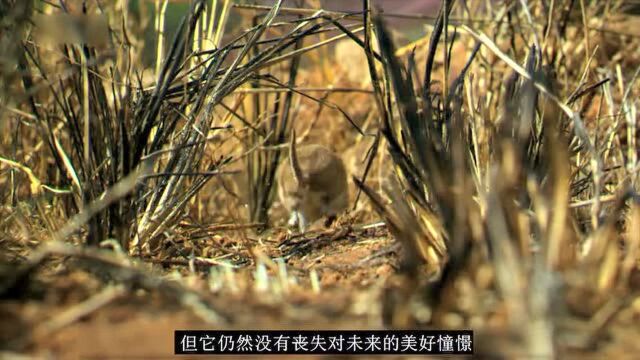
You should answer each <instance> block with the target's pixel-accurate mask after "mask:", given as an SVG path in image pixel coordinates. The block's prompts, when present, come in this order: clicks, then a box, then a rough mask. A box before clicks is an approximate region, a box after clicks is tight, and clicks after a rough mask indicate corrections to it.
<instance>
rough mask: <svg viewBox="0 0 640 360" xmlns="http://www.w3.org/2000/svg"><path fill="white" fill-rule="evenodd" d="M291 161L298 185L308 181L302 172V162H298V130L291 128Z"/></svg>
mask: <svg viewBox="0 0 640 360" xmlns="http://www.w3.org/2000/svg"><path fill="white" fill-rule="evenodd" d="M289 163H290V164H291V172H293V178H294V179H295V181H296V184H297V185H298V186H302V185H304V184H306V183H307V178H306V176H304V174H303V173H302V169H301V168H300V163H299V162H298V152H297V150H296V131H295V130H293V129H291V143H290V144H289Z"/></svg>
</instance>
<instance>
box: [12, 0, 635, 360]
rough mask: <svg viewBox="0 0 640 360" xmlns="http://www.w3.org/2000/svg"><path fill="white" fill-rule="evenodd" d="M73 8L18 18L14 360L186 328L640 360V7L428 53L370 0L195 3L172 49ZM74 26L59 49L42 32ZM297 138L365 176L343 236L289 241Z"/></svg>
mask: <svg viewBox="0 0 640 360" xmlns="http://www.w3.org/2000/svg"><path fill="white" fill-rule="evenodd" d="M79 3H80V2H79V1H78V2H76V1H64V2H60V4H63V5H64V6H61V5H58V4H52V3H48V2H44V1H39V0H36V1H33V2H22V1H19V0H0V13H3V14H7V15H5V16H4V17H3V18H2V19H1V20H0V21H1V23H0V51H1V52H2V55H0V70H1V72H0V76H2V78H1V79H0V82H1V84H2V85H1V86H0V131H1V132H2V135H0V206H1V208H0V215H1V216H0V249H1V252H0V298H1V300H0V303H1V304H3V308H5V309H6V310H2V311H1V312H0V316H1V317H2V318H5V319H12V321H11V325H10V326H11V327H12V328H11V331H4V330H3V331H2V332H1V333H3V334H5V335H2V336H1V337H0V339H2V343H3V344H6V345H5V346H3V349H4V350H6V351H9V352H12V353H30V354H34V355H44V354H46V353H47V352H48V351H52V352H53V353H55V354H58V355H60V356H61V357H65V356H69V357H71V356H88V355H92V354H93V355H96V354H98V355H105V354H106V355H109V356H117V355H122V354H123V353H122V352H120V353H118V352H117V351H114V350H113V349H109V348H104V349H103V348H100V347H99V346H97V345H93V346H87V345H86V344H81V343H77V342H74V341H73V340H71V339H73V338H74V336H76V337H77V336H78V334H82V333H83V332H86V331H99V332H104V334H103V335H101V336H102V337H103V338H105V339H108V340H107V341H111V342H113V344H124V343H125V342H126V341H125V340H123V339H122V338H121V337H119V336H118V335H117V334H118V333H122V334H134V335H130V336H143V335H148V336H149V337H150V338H152V337H153V336H156V335H157V336H170V335H171V334H172V333H173V332H172V330H173V329H174V328H176V327H194V328H197V327H199V328H202V327H230V328H301V327H304V328H381V327H395V328H443V327H447V328H472V329H474V330H475V331H476V335H477V339H476V340H477V351H478V354H479V355H482V356H486V357H490V358H513V357H533V356H541V357H558V358H565V357H578V356H584V355H593V356H597V357H601V356H606V355H611V356H625V355H626V354H630V353H632V352H633V351H634V350H638V345H637V341H635V340H633V339H635V336H637V335H639V334H638V330H637V328H635V327H633V326H631V325H632V324H634V323H637V321H638V319H639V318H640V309H639V303H640V295H639V290H640V235H639V234H640V196H639V195H638V190H639V188H640V187H639V186H640V184H639V182H638V181H639V180H638V172H639V171H640V165H639V164H640V163H639V161H638V156H639V155H640V151H639V147H638V141H639V140H640V135H639V134H638V119H639V116H638V111H637V106H638V100H637V99H638V96H639V95H640V94H639V93H640V90H638V89H639V86H638V79H637V77H638V75H639V73H640V59H639V58H638V54H637V51H636V50H637V47H638V45H639V43H640V41H639V40H638V37H639V36H640V33H636V30H635V29H636V28H637V26H635V27H634V26H633V24H636V23H638V22H639V21H640V20H639V19H638V17H637V16H635V15H634V14H633V11H634V10H633V9H632V10H625V9H627V8H626V7H625V6H627V5H628V4H630V3H631V2H630V1H614V0H612V1H591V2H588V1H572V0H558V1H551V2H548V1H526V0H521V1H508V2H499V3H495V2H484V1H483V2H481V1H473V2H469V1H467V2H459V1H453V0H449V1H443V2H442V4H441V10H440V13H439V14H438V15H437V16H435V17H422V16H418V15H416V16H413V17H415V18H418V19H422V20H423V21H424V23H425V30H426V35H425V36H424V37H423V38H420V39H414V41H413V42H409V41H408V40H404V41H403V40H401V38H402V37H401V36H400V35H398V34H395V33H392V31H391V30H390V29H389V26H387V25H386V20H387V19H389V18H392V17H397V16H399V15H398V14H388V13H386V14H385V13H380V12H379V11H378V10H376V9H372V8H371V6H370V5H369V1H363V11H361V12H358V13H350V14H347V13H339V12H327V11H320V10H319V8H320V4H318V2H317V1H307V2H306V3H305V4H304V5H305V6H304V7H303V8H302V7H301V8H290V7H285V6H283V5H282V4H280V2H276V5H274V6H273V7H260V6H258V7H254V6H245V5H238V4H235V3H234V2H232V1H217V0H213V1H204V0H194V1H192V2H191V5H190V9H189V10H188V12H187V13H186V14H184V18H183V21H182V23H181V24H180V26H179V27H178V28H177V29H175V31H170V29H165V28H164V24H165V20H164V19H165V16H166V11H167V10H166V9H167V7H166V2H163V1H157V2H156V11H155V12H151V13H146V12H144V11H142V12H136V11H134V9H132V8H131V7H126V6H125V7H123V6H122V2H109V3H108V4H101V3H98V2H92V1H89V2H87V4H88V5H87V7H86V8H85V9H84V11H85V12H86V13H88V14H91V15H92V16H96V17H95V19H102V20H100V21H98V20H95V21H92V22H91V23H88V22H86V21H83V16H86V15H82V12H83V8H82V7H81V6H79ZM17 4H20V6H18V5H17ZM447 6H448V7H447ZM8 9H10V11H9V10H8ZM445 9H447V11H445ZM67 12H68V13H70V14H72V15H73V16H71V17H70V18H69V19H72V20H68V21H67V23H68V24H69V25H68V28H65V29H64V30H65V31H61V34H64V36H63V35H61V38H58V39H55V38H54V39H50V38H47V37H46V36H44V37H43V36H42V35H38V32H37V31H36V30H37V29H38V27H39V26H44V25H43V21H42V20H40V21H35V22H30V21H29V19H30V18H33V17H32V15H33V14H40V15H46V16H56V15H58V16H59V15H60V14H62V13H67ZM38 18H43V17H42V16H40V17H38ZM45 18H46V17H45ZM73 19H75V20H73ZM231 20H233V21H231ZM230 21H231V22H230ZM53 23H55V22H53ZM230 23H233V26H225V24H227V25H229V24H230ZM91 24H92V25H91ZM100 24H104V26H106V31H105V32H104V34H105V37H106V38H100V37H99V34H101V33H102V32H101V31H98V30H100V29H98V27H99V26H101V25H100ZM143 24H152V28H153V29H154V34H155V41H156V43H149V40H148V39H147V40H145V37H144V34H143V31H144V26H143ZM621 24H627V26H623V25H621ZM58 26H60V25H58ZM3 30H4V31H3ZM7 30H8V31H7ZM103 30H104V29H103ZM145 41H146V42H145ZM16 44H18V45H16ZM148 47H151V48H153V50H154V51H153V53H154V54H155V57H154V61H153V63H145V62H144V61H143V58H144V56H143V51H144V49H145V48H148ZM292 129H295V131H296V133H297V134H299V137H300V142H303V143H304V142H318V143H322V144H325V145H327V146H329V147H330V148H332V149H333V150H335V151H336V152H338V153H340V154H341V155H342V156H343V159H344V160H345V162H346V163H347V165H348V168H349V171H350V173H351V174H352V175H353V181H352V184H350V186H352V188H351V194H350V195H351V200H352V204H353V209H352V210H351V211H350V212H349V213H348V214H345V215H344V216H342V217H341V218H339V219H338V221H337V223H336V224H334V225H333V226H332V227H331V228H324V229H313V230H311V231H309V232H307V233H304V234H295V233H290V232H288V231H287V230H286V229H284V228H283V224H284V222H285V221H284V219H285V214H284V210H283V208H282V206H281V204H279V203H278V202H277V199H276V197H275V180H276V179H275V170H276V167H277V165H278V163H279V161H280V160H281V159H282V158H283V156H282V154H283V153H282V150H283V149H285V148H286V144H287V139H288V136H289V134H290V133H291V130H292ZM391 165H392V166H391ZM362 194H364V195H366V196H363V195H362ZM381 221H384V223H380V222H381ZM5 306H6V307H5ZM149 311H156V312H158V313H159V314H160V315H158V319H157V321H158V323H157V324H159V325H157V326H154V325H149V324H148V323H146V322H145V321H146V320H141V319H140V316H141V315H140V314H145V313H146V312H149ZM118 314H120V315H118ZM123 314H124V315H123ZM81 320H82V321H81ZM164 320H166V322H163V321H164ZM172 324H173V325H172ZM177 324H180V326H178V325H177ZM7 326H9V324H3V325H2V328H5V329H8V327H7ZM105 329H107V330H105ZM136 331H137V332H136ZM154 331H155V333H154ZM160 332H161V334H160ZM74 334H75V335H74ZM135 334H137V335H135ZM154 334H156V335H154ZM166 334H169V335H166ZM122 346H124V345H122ZM116 348H117V347H116ZM139 351H140V353H139V355H141V356H152V355H155V356H158V355H162V354H163V351H164V350H163V348H162V347H156V346H155V345H154V343H152V342H151V343H149V344H147V346H146V347H145V346H142V347H141V348H140V349H139ZM145 351H146V352H145ZM168 351H170V350H168ZM165 355H166V354H165Z"/></svg>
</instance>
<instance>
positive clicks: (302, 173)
mask: <svg viewBox="0 0 640 360" xmlns="http://www.w3.org/2000/svg"><path fill="white" fill-rule="evenodd" d="M288 160H289V161H282V162H281V163H280V166H279V167H278V170H277V173H276V177H277V181H278V196H279V197H280V201H281V202H282V204H283V205H284V207H285V208H286V209H287V210H288V211H289V213H290V218H289V226H295V225H296V224H297V225H298V228H299V230H300V231H301V232H303V231H304V230H305V229H306V228H307V226H308V225H309V224H311V223H312V222H314V221H316V220H318V219H320V218H321V217H323V216H327V220H328V221H331V220H332V219H334V218H335V216H336V215H338V214H339V213H340V212H342V211H343V210H345V209H346V208H347V206H348V203H349V188H348V186H347V171H346V169H345V166H344V163H343V162H342V159H341V158H340V157H339V156H338V155H336V154H335V153H334V152H332V151H331V150H329V149H327V148H326V147H324V146H322V145H318V144H309V145H304V146H301V147H300V148H299V149H297V148H296V135H295V132H292V134H291V143H290V145H289V159H288Z"/></svg>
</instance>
